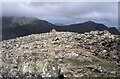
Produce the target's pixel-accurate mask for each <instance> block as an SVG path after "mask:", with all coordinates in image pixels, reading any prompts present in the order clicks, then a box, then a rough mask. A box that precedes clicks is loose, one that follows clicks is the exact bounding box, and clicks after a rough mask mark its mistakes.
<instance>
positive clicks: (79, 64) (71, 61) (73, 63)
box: [66, 59, 90, 66]
mask: <svg viewBox="0 0 120 79" xmlns="http://www.w3.org/2000/svg"><path fill="white" fill-rule="evenodd" d="M66 60H67V62H70V63H71V64H72V65H73V66H84V65H89V64H90V62H89V61H80V60H77V59H66Z"/></svg>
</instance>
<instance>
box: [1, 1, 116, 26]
mask: <svg viewBox="0 0 120 79" xmlns="http://www.w3.org/2000/svg"><path fill="white" fill-rule="evenodd" d="M2 15H3V16H19V17H21V16H26V17H37V18H40V19H43V20H47V21H49V22H51V23H54V24H56V23H58V24H64V25H66V24H74V23H82V22H85V21H88V20H92V21H95V22H98V23H103V24H105V25H106V26H108V27H117V26H118V3H117V2H3V3H2Z"/></svg>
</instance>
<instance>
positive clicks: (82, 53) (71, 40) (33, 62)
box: [0, 30, 120, 78]
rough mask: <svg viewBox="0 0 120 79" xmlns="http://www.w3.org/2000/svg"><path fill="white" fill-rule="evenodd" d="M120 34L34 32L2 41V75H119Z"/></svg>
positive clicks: (0, 74) (22, 76) (23, 76)
mask: <svg viewBox="0 0 120 79" xmlns="http://www.w3.org/2000/svg"><path fill="white" fill-rule="evenodd" d="M119 42H120V36H119V35H112V34H111V33H109V32H108V31H91V32H86V33H85V34H78V33H74V32H57V31H55V30H52V31H51V32H49V33H42V34H32V35H28V36H24V37H18V38H16V39H10V40H4V41H1V42H0V46H1V51H0V78H7V77H15V78H36V77H40V78H46V77H57V78H58V77H60V76H63V75H64V77H100V76H102V77H103V76H105V77H112V76H113V77H118V73H119V72H118V69H119V65H118V64H119V63H120V62H119V61H120V50H119V49H120V44H119Z"/></svg>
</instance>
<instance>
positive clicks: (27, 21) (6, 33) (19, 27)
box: [2, 16, 120, 40]
mask: <svg viewBox="0 0 120 79" xmlns="http://www.w3.org/2000/svg"><path fill="white" fill-rule="evenodd" d="M2 26H3V28H2V34H3V36H2V38H3V39H2V40H6V39H11V38H16V37H20V36H26V35H30V34H37V33H46V32H49V31H51V30H52V29H56V30H57V31H69V32H77V33H85V32H90V31H95V30H99V31H103V30H108V31H109V32H110V33H112V34H120V33H119V31H118V30H117V29H116V28H115V27H111V28H108V27H107V26H105V25H104V24H100V23H95V22H93V21H86V22H84V23H78V24H71V25H64V26H58V25H55V24H52V23H50V22H48V21H45V20H40V19H38V18H33V17H5V16H4V17H2Z"/></svg>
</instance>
